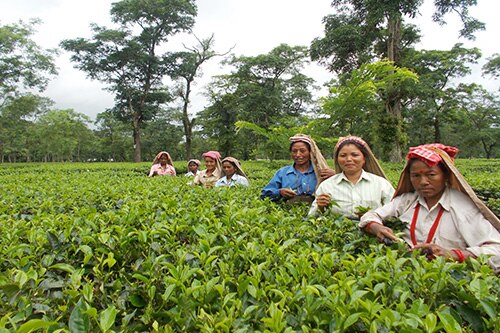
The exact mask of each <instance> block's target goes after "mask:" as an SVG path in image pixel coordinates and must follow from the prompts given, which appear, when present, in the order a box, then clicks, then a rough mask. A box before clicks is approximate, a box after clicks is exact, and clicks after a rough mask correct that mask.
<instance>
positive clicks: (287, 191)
mask: <svg viewBox="0 0 500 333" xmlns="http://www.w3.org/2000/svg"><path fill="white" fill-rule="evenodd" d="M280 195H281V196H282V197H283V198H285V199H290V198H293V197H294V196H295V195H296V193H295V191H294V190H292V189H291V188H282V189H280Z"/></svg>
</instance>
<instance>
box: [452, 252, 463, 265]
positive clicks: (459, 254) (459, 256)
mask: <svg viewBox="0 0 500 333" xmlns="http://www.w3.org/2000/svg"><path fill="white" fill-rule="evenodd" d="M451 251H452V252H454V253H455V254H456V255H457V257H458V262H460V263H462V262H464V261H465V255H464V252H463V251H462V250H457V249H453V250H451Z"/></svg>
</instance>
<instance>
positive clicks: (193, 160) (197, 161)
mask: <svg viewBox="0 0 500 333" xmlns="http://www.w3.org/2000/svg"><path fill="white" fill-rule="evenodd" d="M191 163H194V164H196V165H197V166H200V165H201V162H200V160H197V159H194V158H193V159H190V160H189V161H188V162H187V166H188V167H189V164H191Z"/></svg>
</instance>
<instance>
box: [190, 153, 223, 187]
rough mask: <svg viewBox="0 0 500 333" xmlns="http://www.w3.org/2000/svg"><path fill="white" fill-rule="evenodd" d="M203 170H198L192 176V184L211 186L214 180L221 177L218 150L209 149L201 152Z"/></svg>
mask: <svg viewBox="0 0 500 333" xmlns="http://www.w3.org/2000/svg"><path fill="white" fill-rule="evenodd" d="M201 156H203V161H204V162H205V168H206V169H205V170H202V171H199V172H198V173H197V174H196V176H195V177H194V180H193V184H194V185H202V186H203V187H205V188H209V187H213V186H214V185H215V182H216V181H217V180H218V179H219V178H220V177H222V164H221V160H220V158H221V155H220V153H219V152H218V151H215V150H210V151H207V152H206V153H203V154H202V155H201Z"/></svg>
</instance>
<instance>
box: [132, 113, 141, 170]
mask: <svg viewBox="0 0 500 333" xmlns="http://www.w3.org/2000/svg"><path fill="white" fill-rule="evenodd" d="M133 127H134V128H133V131H134V134H133V136H134V162H141V128H140V118H139V115H138V114H137V113H135V112H134V119H133Z"/></svg>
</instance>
